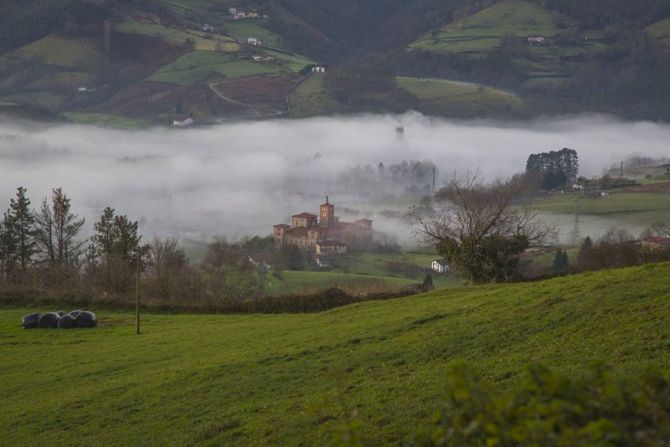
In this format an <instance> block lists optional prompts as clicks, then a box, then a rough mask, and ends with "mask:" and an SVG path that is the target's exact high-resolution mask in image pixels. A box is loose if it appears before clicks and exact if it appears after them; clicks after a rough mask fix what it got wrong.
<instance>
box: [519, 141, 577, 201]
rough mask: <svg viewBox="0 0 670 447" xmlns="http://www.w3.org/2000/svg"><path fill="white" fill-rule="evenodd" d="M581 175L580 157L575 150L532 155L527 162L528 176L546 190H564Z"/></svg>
mask: <svg viewBox="0 0 670 447" xmlns="http://www.w3.org/2000/svg"><path fill="white" fill-rule="evenodd" d="M578 174H579V157H578V155H577V151H575V150H574V149H568V148H563V149H561V150H560V151H551V152H542V153H539V154H531V155H530V156H529V157H528V161H527V162H526V176H527V177H528V178H530V179H532V180H533V181H535V182H537V183H538V186H539V187H540V188H542V189H544V190H547V191H548V190H552V189H555V188H563V187H566V186H568V184H569V183H570V182H574V181H575V180H576V179H577V175H578Z"/></svg>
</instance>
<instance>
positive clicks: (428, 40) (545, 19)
mask: <svg viewBox="0 0 670 447" xmlns="http://www.w3.org/2000/svg"><path fill="white" fill-rule="evenodd" d="M555 31H556V26H555V23H554V18H553V16H552V14H551V13H550V12H549V11H548V10H546V9H544V8H542V7H540V6H538V5H536V4H535V3H530V2H528V1H525V0H505V1H502V2H500V3H496V4H495V5H493V6H491V7H489V8H486V9H484V10H482V11H480V12H478V13H476V14H473V15H471V16H468V17H466V18H464V19H461V20H458V21H456V22H453V23H451V24H449V25H447V26H445V27H443V28H439V29H437V30H434V31H431V32H428V33H426V34H424V35H423V36H422V37H420V38H419V39H418V40H417V41H416V42H414V43H412V44H411V45H410V49H424V50H429V51H438V52H439V51H449V52H453V53H461V52H468V53H470V52H482V51H489V50H491V49H493V48H496V47H498V46H499V45H500V44H501V43H502V39H503V38H504V37H505V36H520V37H526V36H531V35H544V36H551V35H553V34H554V32H555Z"/></svg>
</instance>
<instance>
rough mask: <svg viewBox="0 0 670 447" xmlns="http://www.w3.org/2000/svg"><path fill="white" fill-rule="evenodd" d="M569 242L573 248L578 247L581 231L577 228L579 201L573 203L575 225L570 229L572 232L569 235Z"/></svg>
mask: <svg viewBox="0 0 670 447" xmlns="http://www.w3.org/2000/svg"><path fill="white" fill-rule="evenodd" d="M570 239H572V240H571V241H570V242H572V245H573V246H575V247H579V244H580V242H581V239H582V235H581V230H580V228H579V199H578V200H576V201H575V225H574V227H572V232H571V234H570Z"/></svg>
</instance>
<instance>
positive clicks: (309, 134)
mask: <svg viewBox="0 0 670 447" xmlns="http://www.w3.org/2000/svg"><path fill="white" fill-rule="evenodd" d="M399 120H401V121H402V123H403V126H404V128H405V132H404V136H402V137H400V136H399V135H398V134H397V132H396V129H395V128H396V126H397V125H398V121H399ZM668 141H670V126H668V125H662V124H654V123H648V122H639V123H634V122H621V121H613V120H610V119H608V118H605V117H569V118H563V119H556V118H552V119H546V120H537V121H534V122H530V123H495V122H487V121H477V122H455V121H445V120H441V119H432V118H427V117H424V116H422V115H419V114H407V115H404V116H402V117H396V116H356V117H348V118H318V119H309V120H299V121H292V120H274V121H263V122H242V123H233V124H223V125H219V126H214V127H205V128H195V129H188V130H173V129H163V128H160V129H159V128H156V129H148V130H134V131H126V130H113V129H101V128H96V127H87V126H75V125H65V124H63V125H61V124H58V125H54V124H32V123H25V122H24V123H17V122H10V121H9V120H7V119H2V118H0V191H2V195H1V196H0V205H2V206H3V207H7V205H8V204H9V199H10V197H12V196H13V195H14V192H15V189H16V187H17V186H24V187H26V188H27V189H28V195H29V196H30V198H31V199H32V201H33V206H34V207H38V206H39V203H40V201H41V200H42V198H43V197H46V196H48V195H49V193H50V190H51V188H55V187H62V188H63V189H64V191H65V192H66V193H67V194H68V195H69V196H70V197H71V199H72V203H73V209H74V210H75V211H76V212H77V213H79V214H80V215H82V216H84V217H86V218H87V221H88V224H87V225H86V227H87V231H89V232H90V231H91V229H92V222H93V221H95V220H96V218H97V216H99V214H100V212H101V210H102V209H103V208H104V207H106V206H111V207H113V208H115V209H116V210H117V212H120V213H124V214H128V215H129V216H130V217H131V218H133V219H136V220H139V221H140V224H141V232H142V233H143V234H145V235H146V236H148V237H151V236H154V235H161V236H164V235H177V236H180V237H182V238H189V239H200V240H207V239H210V238H211V237H213V236H227V237H229V238H237V237H240V236H244V235H266V234H269V233H270V231H271V226H272V225H273V224H275V223H281V222H286V221H288V218H289V216H290V215H291V214H294V213H297V212H301V211H310V212H316V211H317V207H318V205H319V203H321V201H323V200H324V196H326V195H329V196H330V197H331V201H332V202H334V203H335V204H336V206H338V207H340V209H346V210H347V212H348V213H349V214H353V215H357V216H360V217H370V218H373V219H375V227H376V229H381V230H386V231H389V232H394V233H397V235H398V237H399V239H400V240H407V239H408V237H409V236H410V234H409V232H410V231H409V229H408V228H407V227H406V226H404V225H400V224H399V222H397V221H395V220H389V219H385V218H383V217H382V216H381V215H379V211H380V210H382V209H384V208H385V207H391V208H393V207H396V208H397V209H398V210H402V208H403V207H406V206H407V205H408V203H407V200H405V199H394V198H393V197H392V196H393V195H394V194H395V193H396V191H388V194H385V195H384V196H383V197H380V195H379V193H378V192H376V193H374V194H373V193H372V192H371V191H365V190H361V191H352V190H351V188H347V186H351V185H340V184H338V179H340V178H341V174H342V172H345V171H346V170H348V169H351V168H352V167H355V166H365V165H368V164H369V165H370V166H371V167H373V169H377V166H378V165H379V163H384V164H385V165H390V164H392V163H399V162H401V161H402V160H430V161H432V162H433V163H435V165H437V167H438V169H439V171H438V172H439V178H438V186H439V182H440V181H443V180H444V179H445V178H446V177H447V176H448V175H449V174H450V173H451V172H454V171H463V170H477V169H479V170H480V171H481V172H482V174H483V175H484V176H485V177H486V178H489V179H493V178H496V177H508V176H511V175H513V174H515V173H517V172H521V171H523V169H524V167H525V162H526V159H527V157H528V155H529V154H530V153H533V152H544V151H550V150H558V149H561V148H563V147H570V148H573V149H576V150H577V151H578V153H579V156H580V163H581V170H580V174H581V175H585V176H592V175H597V174H600V173H602V171H603V169H604V168H607V167H610V166H611V165H613V164H616V163H618V162H619V161H621V160H623V159H625V158H627V157H628V156H630V155H633V154H640V155H646V156H667V155H668V154H670V148H669V147H668ZM394 204H395V205H394ZM344 217H347V216H346V213H345V215H344ZM566 225H569V219H568V221H567V223H566ZM603 225H605V224H602V225H601V224H599V226H598V228H600V227H602V226H603Z"/></svg>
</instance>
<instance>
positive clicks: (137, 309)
mask: <svg viewBox="0 0 670 447" xmlns="http://www.w3.org/2000/svg"><path fill="white" fill-rule="evenodd" d="M141 273H142V262H141V254H140V252H139V250H138V252H137V283H136V284H135V287H136V289H135V291H136V300H135V333H136V334H137V335H140V297H141V292H142V289H141V287H140V285H141V284H140V278H141Z"/></svg>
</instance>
